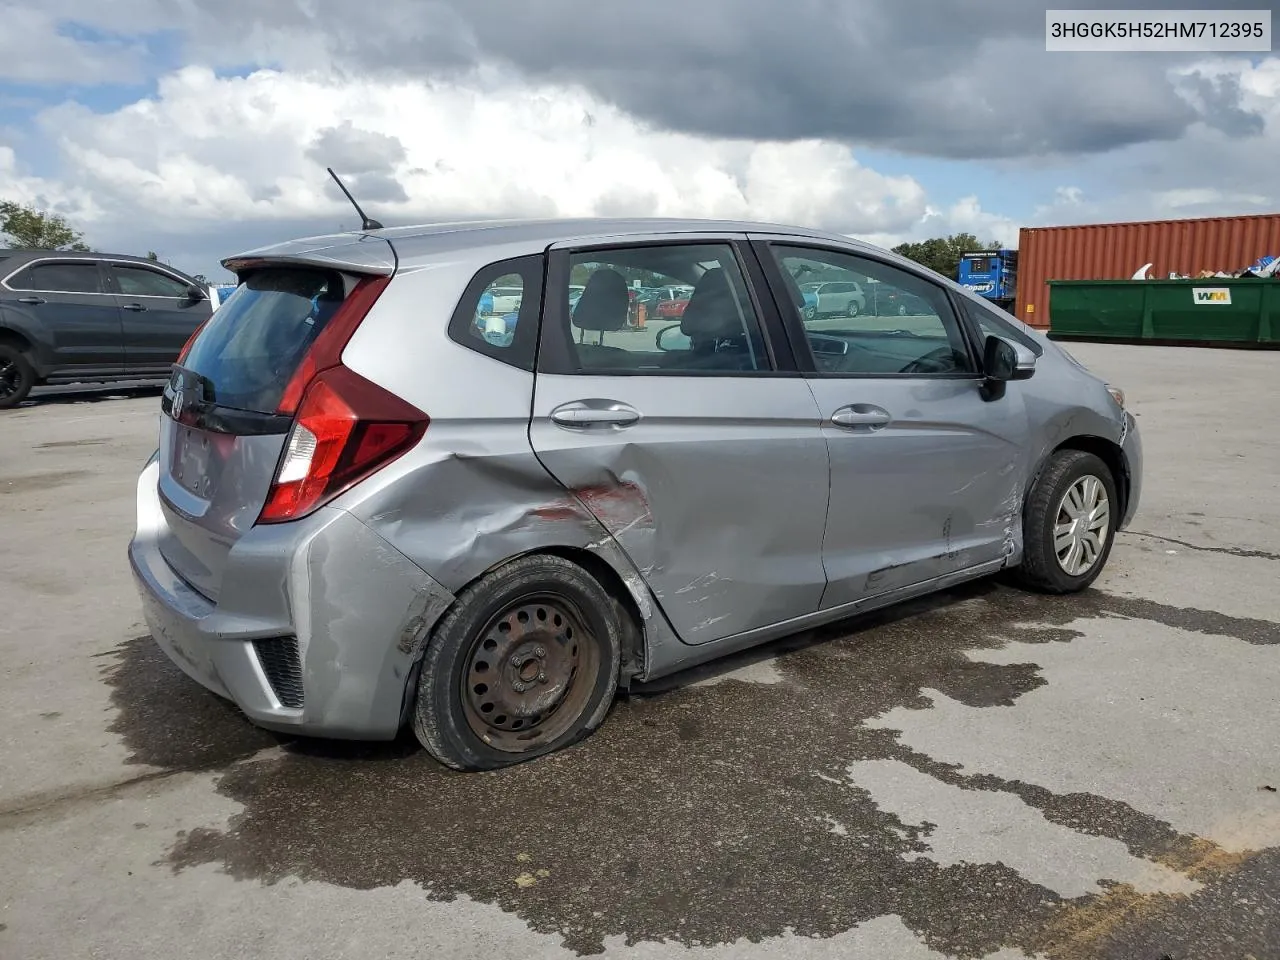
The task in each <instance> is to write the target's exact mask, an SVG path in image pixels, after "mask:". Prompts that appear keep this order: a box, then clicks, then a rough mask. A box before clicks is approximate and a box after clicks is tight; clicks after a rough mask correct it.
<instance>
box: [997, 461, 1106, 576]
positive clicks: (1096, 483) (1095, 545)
mask: <svg viewBox="0 0 1280 960" xmlns="http://www.w3.org/2000/svg"><path fill="white" fill-rule="evenodd" d="M1118 506H1119V501H1118V499H1117V497H1116V483H1115V478H1114V477H1113V476H1112V475H1111V470H1110V468H1108V467H1107V465H1106V464H1105V463H1103V462H1102V460H1101V459H1099V458H1098V457H1097V456H1096V455H1094V454H1092V453H1086V452H1085V451H1083V450H1060V451H1059V452H1057V453H1055V454H1054V455H1053V456H1052V457H1051V458H1050V459H1049V463H1048V464H1047V465H1046V466H1045V468H1044V471H1043V472H1042V473H1041V474H1040V477H1039V479H1037V480H1036V483H1035V486H1034V487H1033V488H1032V490H1031V495H1030V496H1029V497H1028V498H1027V506H1026V511H1025V513H1024V516H1023V523H1024V525H1023V541H1024V545H1023V559H1022V564H1021V565H1020V566H1019V567H1018V570H1017V571H1016V572H1017V576H1018V579H1019V580H1021V581H1022V583H1023V584H1025V585H1026V586H1028V587H1031V588H1032V589H1036V590H1041V591H1043V592H1046V593H1074V592H1076V591H1079V590H1083V589H1085V588H1086V587H1087V586H1089V585H1090V584H1091V583H1093V581H1094V580H1096V579H1097V578H1098V575H1099V574H1101V573H1102V568H1103V567H1104V566H1105V565H1106V562H1107V558H1108V557H1109V556H1110V554H1111V544H1112V541H1113V538H1114V534H1115V523H1116V522H1117V519H1118V516H1119V511H1118Z"/></svg>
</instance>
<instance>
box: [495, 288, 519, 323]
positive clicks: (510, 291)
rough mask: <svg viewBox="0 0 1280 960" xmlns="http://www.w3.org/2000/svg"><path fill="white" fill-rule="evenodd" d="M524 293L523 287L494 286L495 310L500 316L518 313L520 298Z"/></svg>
mask: <svg viewBox="0 0 1280 960" xmlns="http://www.w3.org/2000/svg"><path fill="white" fill-rule="evenodd" d="M523 293H524V290H523V288H521V287H494V288H493V312H494V313H496V314H498V316H503V315H505V314H508V313H518V312H519V310H520V298H521V295H522V294H523Z"/></svg>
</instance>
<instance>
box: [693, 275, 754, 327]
mask: <svg viewBox="0 0 1280 960" xmlns="http://www.w3.org/2000/svg"><path fill="white" fill-rule="evenodd" d="M680 332H681V333H683V334H684V335H685V336H686V337H688V338H689V339H690V340H719V339H724V338H726V337H740V336H742V333H743V329H742V317H741V315H740V314H739V313H738V303H737V300H735V299H734V296H733V290H732V289H731V288H730V286H729V280H728V278H727V277H726V276H725V273H724V270H723V269H722V268H721V267H715V268H714V269H712V270H708V271H707V272H706V273H704V274H703V275H702V277H701V278H700V279H699V280H698V283H697V286H695V287H694V288H693V296H691V297H690V298H689V305H688V306H686V307H685V308H684V316H683V317H681V319H680Z"/></svg>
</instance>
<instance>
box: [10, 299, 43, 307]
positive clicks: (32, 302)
mask: <svg viewBox="0 0 1280 960" xmlns="http://www.w3.org/2000/svg"><path fill="white" fill-rule="evenodd" d="M18 302H19V303H26V304H29V305H31V306H33V307H35V306H39V305H40V304H42V303H48V302H49V301H47V300H45V298H44V297H19V298H18Z"/></svg>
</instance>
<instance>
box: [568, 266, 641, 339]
mask: <svg viewBox="0 0 1280 960" xmlns="http://www.w3.org/2000/svg"><path fill="white" fill-rule="evenodd" d="M630 306H631V295H630V294H629V293H628V292H627V281H626V280H624V279H622V274H620V273H618V271H616V270H597V271H596V272H595V273H593V274H592V275H591V279H589V280H588V281H587V286H586V289H584V290H583V291H582V296H581V297H579V298H578V305H577V306H576V307H575V308H574V310H573V322H574V324H575V325H576V326H578V327H580V328H582V329H583V330H592V331H604V332H606V333H607V332H608V331H610V330H621V329H622V328H623V327H625V326H626V325H627V308H628V307H630Z"/></svg>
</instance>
